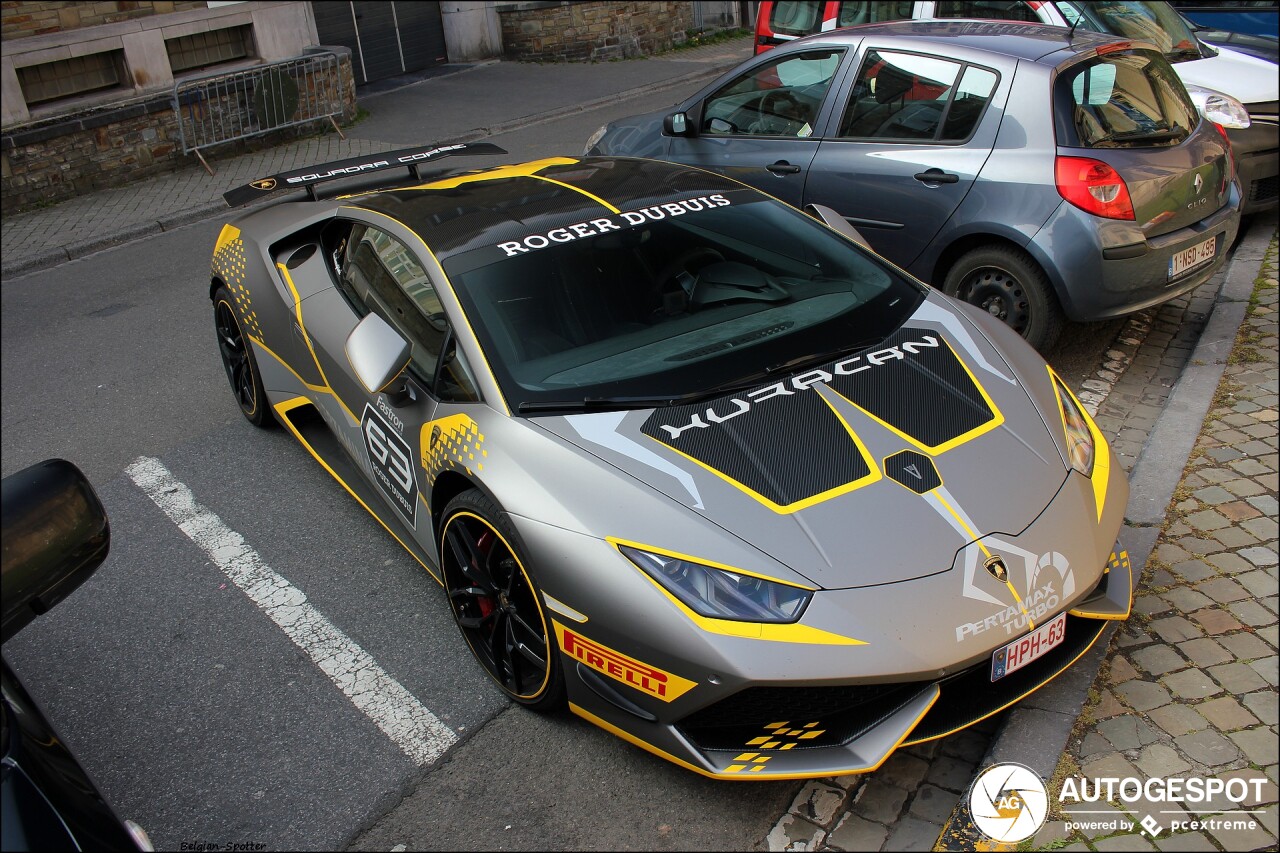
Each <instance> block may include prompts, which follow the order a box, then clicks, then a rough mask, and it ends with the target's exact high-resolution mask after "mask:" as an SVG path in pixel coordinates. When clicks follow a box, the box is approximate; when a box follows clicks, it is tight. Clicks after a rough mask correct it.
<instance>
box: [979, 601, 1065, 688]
mask: <svg viewBox="0 0 1280 853" xmlns="http://www.w3.org/2000/svg"><path fill="white" fill-rule="evenodd" d="M1066 635H1067V614H1065V613H1059V614H1058V615H1057V617H1056V618H1055V619H1054V620H1053V621H1052V622H1046V623H1045V624H1043V625H1041V626H1040V627H1039V628H1037V629H1035V630H1034V631H1032V632H1031V633H1030V634H1026V635H1024V636H1022V637H1019V638H1018V639H1016V640H1014V641H1013V642H1012V643H1010V644H1009V645H1007V646H1003V647H1002V648H999V649H996V650H995V651H994V652H992V654H991V680H992V681H998V680H999V679H1001V678H1004V677H1005V676H1006V675H1008V674H1009V673H1011V672H1017V671H1018V670H1020V669H1022V668H1023V667H1024V666H1026V665H1027V664H1029V663H1031V662H1032V661H1033V660H1036V659H1037V658H1041V657H1044V656H1045V655H1046V654H1048V653H1049V652H1050V651H1052V650H1053V649H1055V648H1057V647H1058V646H1059V645H1061V643H1062V641H1063V639H1064V638H1065V637H1066Z"/></svg>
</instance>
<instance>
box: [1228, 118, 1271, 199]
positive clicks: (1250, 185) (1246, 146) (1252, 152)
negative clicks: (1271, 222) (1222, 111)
mask: <svg viewBox="0 0 1280 853" xmlns="http://www.w3.org/2000/svg"><path fill="white" fill-rule="evenodd" d="M1277 132H1278V129H1277V127H1276V123H1275V121H1274V120H1272V121H1258V120H1255V121H1254V123H1253V124H1252V125H1250V126H1249V127H1246V128H1243V129H1234V128H1233V129H1232V130H1229V131H1228V132H1227V136H1228V137H1229V138H1230V139H1231V150H1232V153H1233V154H1234V155H1235V164H1236V174H1237V175H1238V176H1239V180H1240V187H1241V196H1242V198H1241V203H1240V212H1241V214H1249V213H1257V212H1259V211H1263V210H1271V209H1272V208H1274V207H1275V206H1276V204H1277V201H1278V200H1280V177H1278V173H1280V147H1277Z"/></svg>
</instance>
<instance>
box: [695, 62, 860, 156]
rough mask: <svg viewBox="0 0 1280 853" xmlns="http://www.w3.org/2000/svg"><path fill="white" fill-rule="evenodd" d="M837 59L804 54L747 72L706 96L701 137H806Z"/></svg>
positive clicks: (837, 65)
mask: <svg viewBox="0 0 1280 853" xmlns="http://www.w3.org/2000/svg"><path fill="white" fill-rule="evenodd" d="M842 55H843V52H842V51H836V50H829V49H828V50H817V51H807V52H805V53H798V54H790V55H787V56H783V57H779V58H778V59H775V60H773V61H772V62H767V63H765V64H764V65H762V66H757V67H756V68H753V69H752V70H750V71H748V72H747V73H746V74H743V75H742V76H741V77H739V78H737V79H736V80H733V81H731V82H730V83H729V84H728V85H727V86H725V87H724V88H722V89H721V90H720V91H718V92H716V93H715V94H714V95H712V96H711V97H709V98H707V102H706V106H705V107H704V108H703V111H702V131H703V133H711V134H739V133H745V134H751V135H755V136H798V137H807V136H812V135H813V127H814V122H816V121H817V119H818V109H819V108H820V107H821V106H822V99H823V98H825V97H826V95H827V89H828V88H829V87H830V86H831V78H832V77H833V76H834V75H835V73H836V69H837V68H839V67H840V57H841V56H842Z"/></svg>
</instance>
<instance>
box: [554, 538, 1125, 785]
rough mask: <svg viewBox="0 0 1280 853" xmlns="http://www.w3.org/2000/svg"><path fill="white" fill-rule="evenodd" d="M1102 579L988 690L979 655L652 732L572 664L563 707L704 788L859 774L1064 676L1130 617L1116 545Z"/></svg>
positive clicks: (649, 722) (755, 692)
mask: <svg viewBox="0 0 1280 853" xmlns="http://www.w3.org/2000/svg"><path fill="white" fill-rule="evenodd" d="M1108 569H1109V570H1108V571H1107V572H1106V574H1104V576H1103V581H1102V583H1101V584H1100V585H1099V587H1098V588H1097V589H1096V590H1095V591H1093V592H1091V593H1090V594H1089V595H1088V596H1086V599H1085V600H1084V601H1082V602H1080V603H1078V604H1076V605H1075V606H1073V607H1071V608H1070V609H1069V610H1068V616H1067V627H1066V635H1065V640H1064V641H1063V642H1062V644H1061V645H1059V646H1057V647H1056V648H1054V649H1053V650H1052V651H1051V652H1049V653H1048V654H1046V655H1045V656H1044V657H1041V658H1039V659H1038V660H1036V661H1034V662H1033V663H1031V664H1030V665H1028V666H1026V667H1024V668H1023V669H1020V670H1018V671H1017V672H1014V673H1011V674H1010V675H1008V676H1005V677H1004V678H1002V679H1000V680H999V681H995V682H992V681H991V680H990V672H991V665H990V660H989V656H988V659H984V660H982V661H979V662H978V663H975V664H972V665H970V666H968V667H966V668H964V669H962V670H960V671H959V672H956V673H954V674H952V675H948V676H945V677H942V678H937V679H933V680H923V681H909V682H891V683H882V684H844V685H841V684H836V685H797V686H769V685H758V686H747V687H745V688H744V689H742V690H740V691H737V692H735V693H733V694H731V695H729V696H727V697H726V698H724V699H722V700H720V701H719V702H716V703H714V704H712V705H709V706H707V707H705V708H702V709H700V710H698V711H696V712H694V713H692V714H690V715H688V716H685V717H683V718H681V719H678V720H676V721H674V722H671V723H663V722H661V721H658V720H656V719H652V718H649V719H645V718H644V717H643V716H641V715H640V714H638V713H637V711H641V713H643V711H642V709H640V708H639V707H638V706H636V705H634V704H633V703H630V702H629V700H627V698H626V697H625V696H622V694H621V691H619V690H616V689H615V688H614V687H613V686H612V685H611V684H610V683H609V682H608V681H607V680H606V679H603V678H601V677H600V676H598V675H597V674H596V673H595V672H594V671H593V670H592V669H591V668H590V667H588V666H586V665H584V663H583V662H582V661H580V660H571V659H568V658H565V659H564V663H565V665H566V667H567V668H568V670H569V672H568V675H569V677H568V685H569V697H570V708H571V710H572V711H573V712H574V713H575V714H577V715H579V716H581V717H583V718H585V719H587V720H589V721H591V722H593V723H595V724H596V725H598V726H601V727H602V728H604V729H606V730H608V731H610V732H612V733H613V734H615V735H618V736H619V737H621V738H623V739H625V740H627V741H630V742H631V743H634V744H636V745H637V746H639V747H641V748H643V749H645V750H647V751H649V752H651V753H653V754H655V755H658V756H660V757H662V758H665V759H667V760H668V761H672V762H674V763H676V764H679V765H681V766H682V767H685V768H687V769H689V770H693V771H694V772H696V773H700V774H702V775H704V776H710V777H712V778H717V779H728V780H778V779H805V778H815V777H825V776H840V775H850V774H856V773H866V772H870V771H873V770H875V769H876V768H878V767H879V766H880V765H881V764H882V763H884V761H885V760H886V759H887V758H888V757H889V756H890V755H891V754H892V753H893V751H894V750H895V749H897V748H898V747H900V746H910V745H912V744H917V743H923V742H926V741H930V740H935V739H937V738H941V737H945V736H947V735H949V734H952V733H953V732H956V731H959V730H961V729H964V728H966V727H968V726H971V725H973V724H975V723H977V722H980V721H981V720H984V719H986V718H987V717H990V716H992V715H993V714H996V713H999V712H1000V711H1002V710H1004V709H1005V708H1007V707H1009V706H1010V705H1013V704H1015V703H1017V702H1019V701H1021V700H1022V699H1023V698H1025V697H1026V696H1028V695H1030V694H1031V693H1034V692H1035V691H1036V690H1039V689H1040V688H1041V687H1043V686H1044V685H1046V684H1048V683H1049V682H1050V681H1052V680H1053V679H1055V678H1057V677H1058V676H1059V675H1060V674H1062V673H1063V672H1065V671H1066V670H1067V669H1069V668H1070V667H1071V665H1072V664H1074V663H1075V662H1076V661H1077V660H1079V658H1080V657H1081V656H1082V655H1084V654H1085V652H1087V651H1088V650H1089V649H1090V648H1092V647H1093V644H1094V643H1095V642H1097V640H1098V638H1099V637H1100V636H1101V635H1102V632H1103V631H1104V630H1105V629H1106V626H1107V622H1108V621H1111V620H1117V619H1123V618H1125V617H1126V616H1127V615H1128V613H1129V605H1130V601H1131V598H1132V593H1133V583H1132V577H1131V571H1130V566H1129V561H1128V555H1127V554H1126V553H1125V552H1124V551H1123V550H1120V548H1119V546H1118V545H1117V549H1116V551H1114V552H1113V553H1112V555H1111V560H1110V563H1109V566H1108ZM619 700H621V701H619ZM628 706H629V707H628ZM650 717H651V715H650Z"/></svg>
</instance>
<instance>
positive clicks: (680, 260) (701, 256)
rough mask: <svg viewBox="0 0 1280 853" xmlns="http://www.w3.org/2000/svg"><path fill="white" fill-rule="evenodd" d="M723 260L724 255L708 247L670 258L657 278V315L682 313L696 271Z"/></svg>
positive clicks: (690, 296)
mask: <svg viewBox="0 0 1280 853" xmlns="http://www.w3.org/2000/svg"><path fill="white" fill-rule="evenodd" d="M723 260H724V255H722V254H720V253H719V252H717V251H716V250H715V249H713V248H711V247H710V246H695V247H693V248H692V249H687V250H685V251H683V252H681V253H680V254H678V255H676V256H675V257H674V258H672V259H671V261H670V262H669V263H668V264H667V265H666V266H664V267H663V268H662V270H661V271H660V272H659V273H658V276H657V281H658V301H659V305H660V307H659V308H658V312H657V313H665V314H668V315H674V314H681V313H683V312H684V311H685V309H686V308H687V307H688V305H689V302H690V299H691V298H692V296H693V290H694V287H696V286H697V283H698V270H700V269H702V268H703V267H705V266H707V265H708V264H714V263H716V262H718V261H723Z"/></svg>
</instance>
